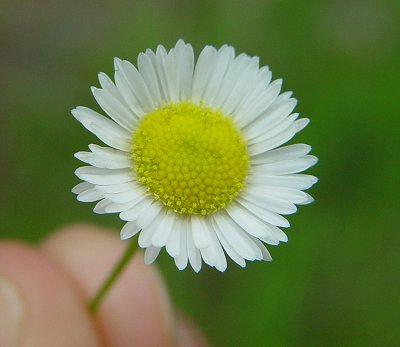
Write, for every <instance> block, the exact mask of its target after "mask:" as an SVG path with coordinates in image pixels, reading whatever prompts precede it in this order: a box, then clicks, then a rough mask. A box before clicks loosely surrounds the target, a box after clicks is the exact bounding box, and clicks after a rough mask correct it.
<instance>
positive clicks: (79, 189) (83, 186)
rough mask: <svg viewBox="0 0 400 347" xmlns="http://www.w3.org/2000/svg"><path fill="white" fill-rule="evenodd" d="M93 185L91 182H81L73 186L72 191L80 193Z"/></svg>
mask: <svg viewBox="0 0 400 347" xmlns="http://www.w3.org/2000/svg"><path fill="white" fill-rule="evenodd" d="M93 187H94V185H93V184H91V183H88V182H81V183H78V184H77V185H76V186H75V187H74V188H72V193H74V194H80V193H83V192H84V191H85V190H89V189H92V188H93Z"/></svg>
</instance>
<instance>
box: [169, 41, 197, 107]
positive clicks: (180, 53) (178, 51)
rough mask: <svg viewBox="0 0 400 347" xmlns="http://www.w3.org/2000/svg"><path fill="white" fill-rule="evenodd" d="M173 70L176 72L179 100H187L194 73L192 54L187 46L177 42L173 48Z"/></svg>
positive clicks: (182, 42)
mask: <svg viewBox="0 0 400 347" xmlns="http://www.w3.org/2000/svg"><path fill="white" fill-rule="evenodd" d="M174 53H175V66H174V67H175V69H177V71H178V81H179V88H180V97H181V100H188V99H190V97H191V95H192V82H193V72H194V53H193V48H192V46H191V45H189V44H185V42H184V41H183V40H178V42H177V44H176V46H175V48H174Z"/></svg>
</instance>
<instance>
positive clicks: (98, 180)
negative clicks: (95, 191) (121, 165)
mask: <svg viewBox="0 0 400 347" xmlns="http://www.w3.org/2000/svg"><path fill="white" fill-rule="evenodd" d="M75 175H76V176H78V177H79V178H80V179H81V180H83V181H87V182H89V183H92V184H99V185H108V184H118V183H125V182H129V181H132V179H133V176H132V170H127V169H116V170H110V169H102V168H98V167H93V166H82V167H80V168H78V169H76V170H75Z"/></svg>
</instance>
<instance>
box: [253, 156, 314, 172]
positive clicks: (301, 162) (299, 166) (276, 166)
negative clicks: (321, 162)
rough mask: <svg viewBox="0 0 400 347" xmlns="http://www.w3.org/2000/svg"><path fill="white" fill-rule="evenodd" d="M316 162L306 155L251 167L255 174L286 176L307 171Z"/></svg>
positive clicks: (312, 157)
mask: <svg viewBox="0 0 400 347" xmlns="http://www.w3.org/2000/svg"><path fill="white" fill-rule="evenodd" d="M317 162H318V158H317V157H314V156H313V155H306V156H304V157H301V158H295V159H288V160H282V161H278V162H274V163H269V164H262V165H257V166H253V167H252V171H254V172H255V173H262V174H268V175H287V174H293V173H298V172H301V171H304V170H307V169H308V168H310V167H311V166H313V165H315V164H316V163H317Z"/></svg>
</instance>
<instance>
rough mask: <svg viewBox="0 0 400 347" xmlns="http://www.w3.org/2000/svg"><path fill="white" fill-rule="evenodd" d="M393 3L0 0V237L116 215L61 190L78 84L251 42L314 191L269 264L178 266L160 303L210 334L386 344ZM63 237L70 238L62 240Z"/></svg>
mask: <svg viewBox="0 0 400 347" xmlns="http://www.w3.org/2000/svg"><path fill="white" fill-rule="evenodd" d="M399 21H400V1H398V0H393V1H381V0H371V1H368V0H353V1H351V0H349V1H345V0H328V1H295V0H292V1H289V0H273V1H261V0H258V1H244V0H243V1H228V0H224V1H211V0H198V1H187V0H186V1H185V0H180V1H172V0H170V1H155V0H150V1H121V2H91V1H66V0H65V1H50V0H41V1H30V2H28V1H18V2H13V1H5V2H2V3H1V5H0V49H1V54H0V64H1V65H0V67H1V77H0V89H1V92H0V102H1V103H0V104H1V108H0V122H1V123H0V165H1V166H0V187H1V194H0V236H1V238H15V239H21V240H28V241H31V242H36V241H38V240H40V239H41V238H43V237H44V236H45V235H46V234H47V233H49V232H51V230H52V229H54V228H56V227H58V226H61V225H63V224H65V223H70V222H73V221H82V220H85V221H92V222H95V223H99V224H105V225H110V226H114V227H116V228H120V227H121V225H122V223H121V222H120V221H118V217H117V216H116V215H112V216H99V215H94V214H93V213H92V212H91V209H92V208H93V205H94V204H84V203H79V202H77V201H76V200H75V197H74V196H73V195H72V194H71V193H70V189H71V187H72V186H73V185H75V184H76V183H78V179H77V178H76V177H75V176H74V174H73V171H74V170H75V168H77V167H78V166H79V163H78V161H77V160H75V159H74V158H73V153H75V152H77V151H79V150H84V149H85V148H86V146H87V144H89V143H91V142H94V143H99V141H97V140H96V139H95V138H94V137H93V136H92V135H91V134H89V133H88V132H87V131H86V130H84V129H83V127H82V126H81V125H80V124H79V123H78V122H77V121H75V120H74V119H73V117H72V116H71V115H70V110H71V109H72V108H74V107H75V106H77V105H85V106H89V107H92V108H94V109H96V110H99V107H98V106H97V105H96V103H95V101H94V99H93V97H92V96H91V93H90V90H89V87H90V86H91V85H96V86H97V85H98V82H97V73H98V72H99V71H104V72H106V73H108V74H110V75H112V74H113V57H114V56H118V57H120V58H124V59H128V60H131V61H133V62H135V60H136V56H137V54H138V53H139V52H141V51H143V50H145V49H146V48H148V47H149V48H153V49H154V48H155V47H156V45H157V44H159V43H161V44H164V45H165V46H166V47H172V46H173V45H174V44H175V42H176V40H177V39H178V38H180V37H181V38H183V39H185V40H186V41H187V42H191V43H192V44H193V46H194V48H195V51H196V52H197V53H198V52H199V51H200V49H201V48H202V47H203V46H204V45H205V44H212V45H215V46H220V45H222V44H224V43H228V44H231V45H233V46H234V47H235V48H236V51H237V52H246V53H248V54H250V55H258V56H260V58H261V63H262V65H269V66H270V67H271V69H272V71H273V74H274V77H275V78H280V77H282V78H283V79H284V87H283V89H284V90H293V91H294V92H295V97H296V98H298V100H299V104H298V106H297V111H299V112H300V113H301V114H302V115H303V116H307V117H309V118H311V124H310V125H309V126H308V127H307V128H306V130H305V131H303V132H302V133H301V134H299V135H298V136H297V138H296V139H295V142H304V143H309V144H311V145H312V146H313V154H315V155H317V156H318V157H319V158H320V162H319V164H318V165H317V166H316V167H315V168H313V169H311V170H310V172H311V173H312V174H315V175H316V176H318V177H319V178H320V182H319V183H318V184H317V185H316V186H315V187H314V188H312V189H311V191H310V193H311V194H312V195H313V196H314V197H315V198H316V202H315V203H314V204H312V205H310V206H307V207H300V211H299V213H298V214H296V215H294V216H291V217H290V221H291V223H292V227H291V228H290V229H288V232H287V233H288V236H289V243H288V244H283V245H280V246H278V247H269V249H270V251H271V253H272V255H273V257H274V261H273V262H272V263H248V266H247V268H246V269H244V270H242V269H240V268H238V267H237V266H236V265H232V264H230V265H229V266H228V270H227V271H226V272H225V273H223V274H221V273H218V272H217V271H214V270H210V269H209V268H207V267H204V269H203V270H202V271H201V272H200V273H199V274H194V273H193V272H192V271H191V270H190V269H189V270H188V269H187V270H186V271H183V272H180V271H178V270H177V269H176V268H175V266H174V265H173V261H172V260H171V259H170V258H169V257H167V256H166V255H165V252H164V255H163V256H161V258H160V259H159V260H158V264H159V266H160V268H161V271H162V273H163V276H164V277H165V279H166V281H167V283H168V287H169V290H170V293H171V296H172V298H173V300H174V302H175V303H176V305H177V306H178V307H179V308H180V309H181V310H183V311H184V312H186V313H188V314H189V315H191V316H192V317H193V318H194V319H195V320H196V321H197V322H198V324H199V325H200V326H201V328H202V329H203V330H204V332H205V333H206V334H207V336H208V337H209V339H210V341H211V342H212V344H213V345H215V346H399V345H400V330H399V321H400V298H399V293H400V276H399V275H400V257H399V250H400V248H399V244H400V243H399V242H400V233H399V232H400V224H399V221H398V210H399V207H400V204H399V193H400V189H399V168H400V165H399V153H400V152H399V151H400V146H399V137H400V136H399V135H400V131H399V130H400V114H399V110H400V108H399V99H400V98H399V96H400V68H399V58H400V25H399ZM77 242H79V241H78V240H77Z"/></svg>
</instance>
